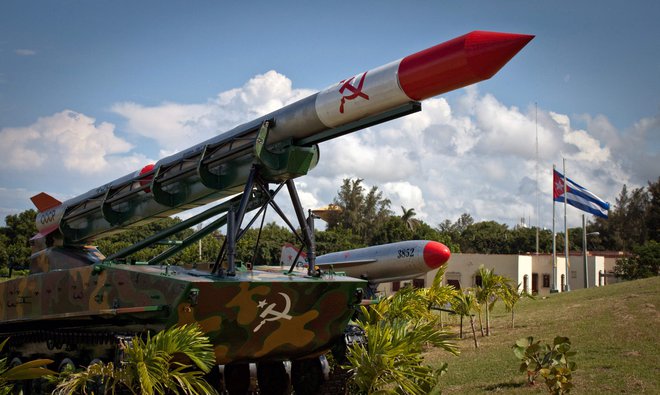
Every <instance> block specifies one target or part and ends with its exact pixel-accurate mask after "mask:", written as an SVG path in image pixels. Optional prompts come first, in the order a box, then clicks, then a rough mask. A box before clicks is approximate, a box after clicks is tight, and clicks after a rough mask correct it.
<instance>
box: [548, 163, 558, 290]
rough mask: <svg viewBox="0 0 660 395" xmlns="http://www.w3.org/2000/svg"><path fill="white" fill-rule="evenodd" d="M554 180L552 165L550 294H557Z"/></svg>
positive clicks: (553, 166)
mask: <svg viewBox="0 0 660 395" xmlns="http://www.w3.org/2000/svg"><path fill="white" fill-rule="evenodd" d="M554 179H555V165H554V164H553V165H552V180H553V182H552V183H553V185H552V190H553V193H552V288H551V289H550V293H556V292H557V237H556V236H557V234H556V233H555V197H554V188H555V186H554Z"/></svg>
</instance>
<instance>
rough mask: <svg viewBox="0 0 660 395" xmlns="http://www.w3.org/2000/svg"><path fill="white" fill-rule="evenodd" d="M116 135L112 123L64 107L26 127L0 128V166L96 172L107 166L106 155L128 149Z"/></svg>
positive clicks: (21, 168)
mask: <svg viewBox="0 0 660 395" xmlns="http://www.w3.org/2000/svg"><path fill="white" fill-rule="evenodd" d="M132 148H133V147H132V145H131V144H129V143H128V142H127V141H125V140H124V139H121V138H119V137H117V136H116V135H115V133H114V126H113V125H112V124H110V123H107V122H102V123H100V124H98V125H97V124H96V120H95V119H94V118H91V117H88V116H85V115H83V114H80V113H77V112H74V111H70V110H65V111H62V112H59V113H56V114H53V115H51V116H47V117H42V118H39V119H38V120H37V121H36V122H35V123H33V124H32V125H30V126H26V127H20V128H4V129H2V130H0V156H2V157H3V158H5V160H3V161H1V162H0V169H3V170H18V171H30V170H35V169H39V168H42V167H46V166H47V167H49V168H50V169H51V170H55V169H57V168H58V167H61V166H63V167H64V169H66V170H67V171H70V172H72V173H74V174H75V173H79V174H98V173H103V172H105V171H106V170H108V168H109V167H110V166H111V163H110V161H109V160H110V158H111V157H112V156H113V155H116V154H123V153H126V152H128V151H130V150H131V149H132Z"/></svg>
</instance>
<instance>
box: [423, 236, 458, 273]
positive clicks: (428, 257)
mask: <svg viewBox="0 0 660 395" xmlns="http://www.w3.org/2000/svg"><path fill="white" fill-rule="evenodd" d="M450 257H451V251H449V248H448V247H447V246H446V245H444V244H442V243H438V242H437V241H429V242H428V243H427V244H426V246H425V247H424V263H426V266H428V267H430V268H431V269H437V268H439V267H440V266H442V265H443V264H444V263H445V262H447V261H448V260H449V258H450Z"/></svg>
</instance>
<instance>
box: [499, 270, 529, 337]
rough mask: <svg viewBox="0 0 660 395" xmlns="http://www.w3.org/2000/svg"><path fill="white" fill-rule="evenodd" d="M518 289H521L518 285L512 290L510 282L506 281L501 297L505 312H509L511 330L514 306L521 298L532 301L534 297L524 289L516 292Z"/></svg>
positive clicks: (513, 324) (513, 319)
mask: <svg viewBox="0 0 660 395" xmlns="http://www.w3.org/2000/svg"><path fill="white" fill-rule="evenodd" d="M520 288H521V284H520V283H519V284H518V286H517V287H516V288H514V287H513V286H512V285H511V282H510V281H507V282H506V284H505V293H504V295H503V297H502V300H503V301H504V305H505V306H506V311H510V312H511V328H513V327H514V326H515V313H514V310H513V309H514V308H515V307H516V304H517V303H518V302H519V301H520V299H522V298H530V299H534V296H533V295H532V294H530V293H529V292H527V290H526V289H523V290H522V291H518V289H520Z"/></svg>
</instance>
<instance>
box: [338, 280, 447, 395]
mask: <svg viewBox="0 0 660 395" xmlns="http://www.w3.org/2000/svg"><path fill="white" fill-rule="evenodd" d="M427 304H428V300H427V299H426V298H425V297H424V292H423V291H422V290H419V289H414V288H410V287H405V288H403V289H401V290H400V291H399V292H397V293H396V294H395V295H393V296H390V297H389V298H387V299H384V300H382V301H381V302H379V303H378V304H377V305H372V306H370V308H366V307H364V306H362V308H361V312H362V319H360V320H358V325H359V326H361V327H362V328H363V329H364V330H365V332H366V336H367V339H369V344H368V345H364V344H361V343H355V344H354V345H351V346H349V348H348V354H347V356H346V357H347V359H348V361H349V363H350V365H348V366H346V367H347V368H349V369H350V372H351V373H352V375H351V378H350V383H351V385H352V386H353V387H355V388H354V390H353V391H351V393H358V394H373V393H405V394H420V395H421V394H428V393H430V392H431V390H432V389H433V388H434V387H435V386H436V385H437V382H438V378H439V376H440V374H441V373H443V372H444V371H445V370H446V368H447V364H446V363H445V364H443V365H442V366H441V367H440V368H438V369H433V368H431V367H430V366H428V365H425V364H424V363H423V357H422V351H423V349H424V347H425V346H427V345H430V346H434V347H438V348H441V349H443V350H445V351H448V352H450V353H452V354H454V355H456V354H458V351H457V348H456V346H455V344H454V343H453V342H451V340H450V339H451V334H450V333H449V332H445V331H443V330H438V329H437V318H436V316H435V315H434V314H432V313H430V311H429V310H428V306H427ZM392 391H393V392H392Z"/></svg>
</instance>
